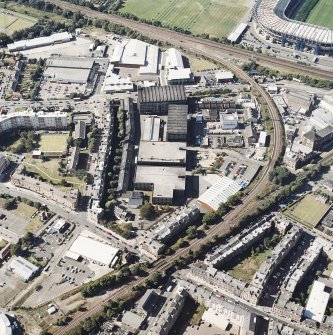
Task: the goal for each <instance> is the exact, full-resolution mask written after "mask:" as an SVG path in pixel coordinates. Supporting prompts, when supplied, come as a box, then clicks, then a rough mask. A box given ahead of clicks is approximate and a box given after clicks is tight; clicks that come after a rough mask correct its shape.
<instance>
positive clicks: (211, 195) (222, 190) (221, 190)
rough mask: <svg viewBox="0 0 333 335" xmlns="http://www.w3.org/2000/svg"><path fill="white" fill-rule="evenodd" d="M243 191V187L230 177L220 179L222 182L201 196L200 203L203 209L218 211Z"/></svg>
mask: <svg viewBox="0 0 333 335" xmlns="http://www.w3.org/2000/svg"><path fill="white" fill-rule="evenodd" d="M240 190H241V186H240V185H239V184H238V183H236V182H235V181H233V180H231V179H229V178H228V177H220V180H219V181H218V182H217V183H215V184H214V185H212V186H211V187H210V188H209V189H208V190H207V191H205V192H204V193H203V194H201V195H200V197H199V198H198V203H199V204H200V205H202V206H203V207H205V208H207V209H209V210H213V211H216V210H218V208H219V206H220V205H221V204H222V203H225V202H227V201H228V198H229V197H230V196H232V195H234V194H236V193H237V192H238V191H240Z"/></svg>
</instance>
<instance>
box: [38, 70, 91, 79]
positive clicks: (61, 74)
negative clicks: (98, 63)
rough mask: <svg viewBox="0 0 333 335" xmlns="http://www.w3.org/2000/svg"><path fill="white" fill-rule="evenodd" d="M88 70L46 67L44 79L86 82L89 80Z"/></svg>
mask: <svg viewBox="0 0 333 335" xmlns="http://www.w3.org/2000/svg"><path fill="white" fill-rule="evenodd" d="M90 71H91V70H90V69H80V70H78V69H77V68H66V67H48V68H47V69H46V70H45V71H44V77H45V78H49V79H53V80H57V81H63V82H86V81H88V79H89V75H90Z"/></svg>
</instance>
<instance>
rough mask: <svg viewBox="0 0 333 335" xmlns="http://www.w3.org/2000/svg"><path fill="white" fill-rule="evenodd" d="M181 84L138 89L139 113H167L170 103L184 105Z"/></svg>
mask: <svg viewBox="0 0 333 335" xmlns="http://www.w3.org/2000/svg"><path fill="white" fill-rule="evenodd" d="M186 102H187V98H186V93H185V88H184V86H183V85H171V86H153V87H144V88H142V89H141V90H139V91H138V109H139V111H140V114H167V113H168V107H169V105H170V104H177V105H185V104H186Z"/></svg>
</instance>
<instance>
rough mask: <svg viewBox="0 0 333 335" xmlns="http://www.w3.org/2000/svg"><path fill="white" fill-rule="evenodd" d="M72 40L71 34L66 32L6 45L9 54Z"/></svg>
mask: <svg viewBox="0 0 333 335" xmlns="http://www.w3.org/2000/svg"><path fill="white" fill-rule="evenodd" d="M72 38H73V36H72V34H70V33H68V32H63V33H56V34H52V35H50V36H43V37H37V38H33V39H30V40H21V41H17V42H14V43H11V44H8V45H7V48H8V50H9V51H10V52H14V51H22V50H26V49H33V48H39V47H44V46H47V45H52V44H57V43H64V42H69V41H71V40H72Z"/></svg>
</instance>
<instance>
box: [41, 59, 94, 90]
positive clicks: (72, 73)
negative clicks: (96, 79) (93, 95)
mask: <svg viewBox="0 0 333 335" xmlns="http://www.w3.org/2000/svg"><path fill="white" fill-rule="evenodd" d="M94 64H95V61H94V60H93V59H91V58H84V57H51V58H49V59H48V60H47V61H46V69H45V71H44V78H45V79H47V80H50V81H56V82H59V83H75V84H86V83H87V82H88V81H90V80H91V79H92V69H93V66H94Z"/></svg>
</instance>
